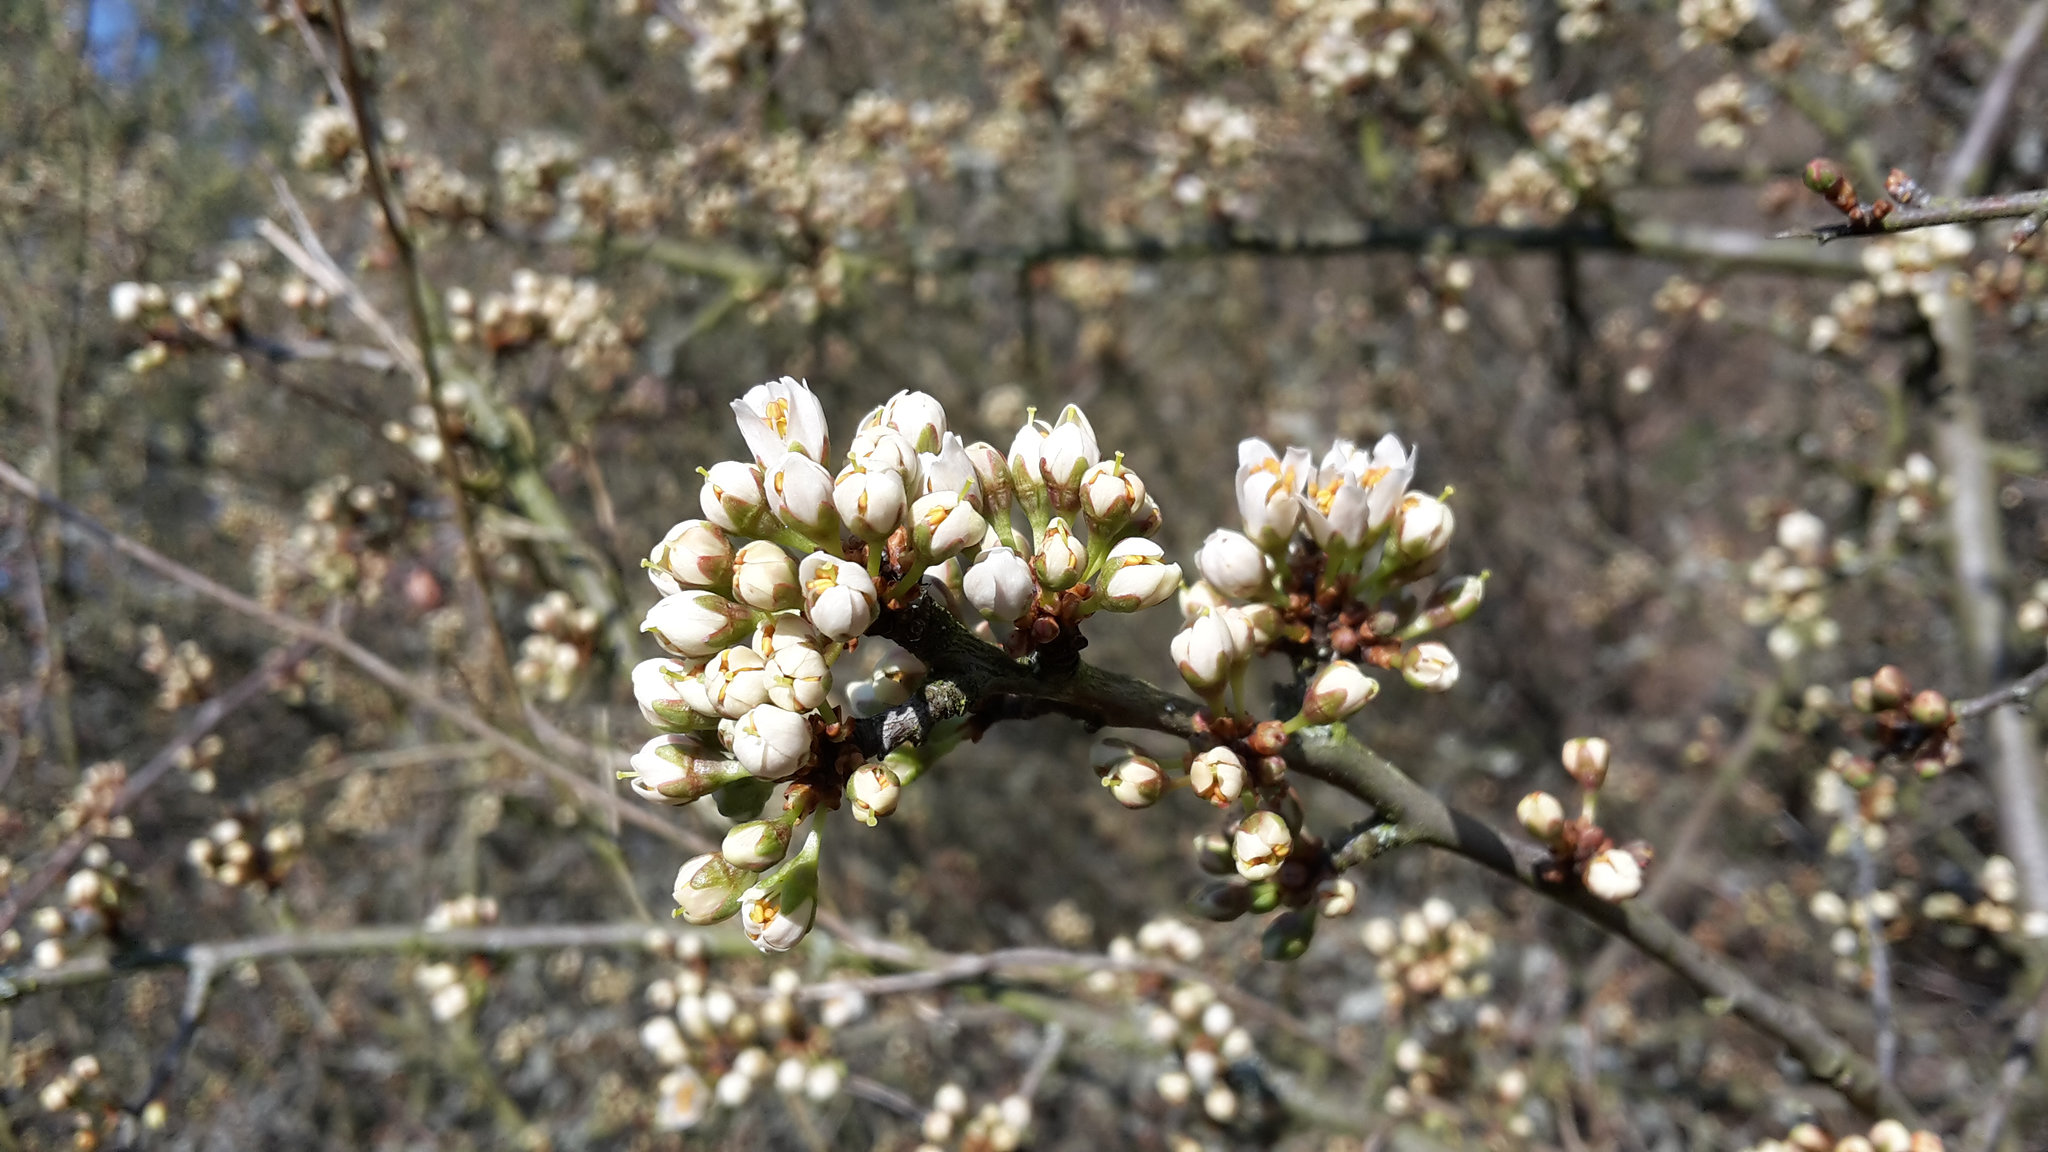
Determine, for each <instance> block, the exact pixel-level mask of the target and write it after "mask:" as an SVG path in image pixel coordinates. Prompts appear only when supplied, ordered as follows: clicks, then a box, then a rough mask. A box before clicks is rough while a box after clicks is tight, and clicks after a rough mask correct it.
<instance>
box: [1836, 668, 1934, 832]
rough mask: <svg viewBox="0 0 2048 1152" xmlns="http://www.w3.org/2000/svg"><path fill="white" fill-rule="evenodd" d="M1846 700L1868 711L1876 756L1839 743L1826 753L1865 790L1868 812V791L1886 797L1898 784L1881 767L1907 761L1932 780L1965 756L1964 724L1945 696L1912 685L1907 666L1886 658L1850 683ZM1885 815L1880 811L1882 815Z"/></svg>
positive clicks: (1843, 779) (1841, 772)
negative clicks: (1918, 689) (1884, 661)
mask: <svg viewBox="0 0 2048 1152" xmlns="http://www.w3.org/2000/svg"><path fill="white" fill-rule="evenodd" d="M1849 703H1850V706H1851V707H1853V708H1854V709H1855V710H1856V711H1857V712H1861V713H1864V714H1866V715H1868V716H1869V717H1870V719H1869V722H1868V724H1867V726H1866V733H1867V734H1868V735H1869V737H1870V738H1871V740H1872V742H1873V743H1875V744H1876V746H1877V756H1876V758H1875V759H1873V758H1871V757H1865V756H1857V755H1854V754H1853V753H1850V752H1849V751H1848V750H1847V749H1844V748H1837V749H1835V750H1834V751H1833V752H1831V753H1830V754H1829V756H1828V768H1829V770H1830V772H1831V773H1832V774H1833V775H1835V776H1838V777H1839V778H1840V779H1841V782H1842V783H1844V784H1846V785H1848V786H1849V787H1851V788H1854V789H1856V790H1857V791H1858V792H1860V793H1862V794H1863V797H1862V803H1863V805H1864V808H1865V810H1866V812H1867V811H1868V810H1869V808H1870V807H1871V805H1872V803H1873V797H1872V793H1873V792H1876V793H1877V796H1879V797H1881V798H1882V799H1884V800H1886V801H1889V800H1890V798H1891V797H1892V796H1893V795H1895V794H1896V792H1897V788H1898V784H1897V781H1896V780H1894V779H1893V778H1892V777H1891V776H1889V775H1882V774H1880V773H1879V771H1878V770H1879V768H1881V767H1894V766H1909V767H1910V768H1911V770H1912V771H1913V773H1914V774H1915V775H1918V776H1919V777H1920V778H1921V779H1923V780H1931V779H1933V778H1934V777H1936V776H1939V775H1941V774H1942V773H1943V772H1946V771H1948V770H1949V769H1950V768H1954V767H1955V766H1956V765H1958V764H1961V763H1962V762H1963V729H1962V725H1961V724H1960V723H1959V722H1958V719H1957V717H1956V714H1955V709H1954V708H1953V707H1952V706H1951V705H1950V703H1949V699H1948V697H1947V696H1945V695H1943V694H1942V693H1941V692H1939V691H1937V690H1935V689H1933V688H1923V689H1921V690H1920V691H1917V692H1916V691H1914V690H1913V682H1912V680H1911V679H1909V678H1908V677H1907V675H1906V673H1905V670H1904V669H1902V668H1900V667H1899V666H1898V665H1896V664H1887V665H1885V666H1884V667H1882V668H1879V669H1878V670H1877V671H1876V672H1874V673H1872V674H1871V675H1869V676H1859V677H1857V678H1856V679H1855V680H1854V681H1853V682H1851V683H1850V685H1849ZM1882 818H1883V817H1881V816H1880V817H1878V819H1882Z"/></svg>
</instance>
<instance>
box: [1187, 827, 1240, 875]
mask: <svg viewBox="0 0 2048 1152" xmlns="http://www.w3.org/2000/svg"><path fill="white" fill-rule="evenodd" d="M1194 850H1195V867H1197V868H1200V869H1201V870H1202V871H1204V872H1207V873H1208V874H1209V875H1211V876H1235V875H1237V861H1236V860H1235V859H1233V858H1232V857H1231V855H1230V840H1229V839H1228V838H1227V837H1223V836H1218V835H1217V834H1215V833H1214V832H1204V833H1202V834H1201V835H1199V836H1196V837H1195V841H1194Z"/></svg>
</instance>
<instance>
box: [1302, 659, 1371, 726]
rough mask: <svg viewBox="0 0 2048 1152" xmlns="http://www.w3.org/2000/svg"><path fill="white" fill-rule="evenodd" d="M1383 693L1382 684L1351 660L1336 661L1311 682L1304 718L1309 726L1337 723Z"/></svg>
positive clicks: (1304, 708)
mask: <svg viewBox="0 0 2048 1152" xmlns="http://www.w3.org/2000/svg"><path fill="white" fill-rule="evenodd" d="M1379 694H1380V682H1379V681H1378V680H1375V679H1373V678H1372V677H1370V676H1368V675H1366V674H1365V672H1364V670H1363V669H1361V668H1359V666H1358V665H1356V664H1353V663H1352V662H1351V661H1349V660H1332V661H1331V662H1330V663H1329V664H1327V665H1324V667H1323V669H1322V671H1320V672H1317V673H1316V674H1315V678H1314V679H1312V680H1310V681H1309V682H1308V690H1307V692H1306V693H1304V694H1303V696H1302V700H1301V718H1302V720H1303V721H1305V722H1307V723H1309V724H1335V723H1336V722H1337V721H1339V720H1342V719H1344V718H1345V717H1347V716H1349V715H1351V714H1352V713H1354V712H1356V711H1358V710H1359V709H1361V708H1363V707H1365V706H1366V704H1368V703H1370V702H1371V700H1372V698H1373V697H1375V696H1377V695H1379Z"/></svg>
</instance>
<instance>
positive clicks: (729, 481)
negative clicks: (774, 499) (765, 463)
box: [697, 460, 775, 536]
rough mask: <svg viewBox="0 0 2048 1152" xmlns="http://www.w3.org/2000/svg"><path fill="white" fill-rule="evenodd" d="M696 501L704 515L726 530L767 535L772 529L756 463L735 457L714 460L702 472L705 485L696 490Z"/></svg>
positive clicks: (744, 533) (772, 522) (741, 533)
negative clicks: (743, 461) (705, 470)
mask: <svg viewBox="0 0 2048 1152" xmlns="http://www.w3.org/2000/svg"><path fill="white" fill-rule="evenodd" d="M697 503H698V505H699V506H700V507H701V508H702V509H703V511H704V518H705V519H707V520H709V521H711V522H712V523H713V524H716V525H718V526H719V527H720V528H723V529H725V530H726V531H727V532H732V533H736V534H738V535H741V536H769V535H772V534H773V533H774V531H775V517H774V514H773V513H771V512H769V510H768V495H767V491H766V489H765V488H763V486H762V476H761V469H760V466H759V465H755V464H746V463H742V462H740V461H738V460H721V461H719V462H718V463H716V464H713V465H712V466H711V468H710V470H709V471H707V472H706V473H705V474H704V487H703V488H702V489H701V490H700V491H699V493H698V497H697Z"/></svg>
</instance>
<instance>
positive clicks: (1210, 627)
mask: <svg viewBox="0 0 2048 1152" xmlns="http://www.w3.org/2000/svg"><path fill="white" fill-rule="evenodd" d="M1228 612H1229V609H1227V608H1222V609H1218V610H1216V611H1214V612H1208V613H1204V614H1203V615H1201V616H1198V617H1196V618H1195V621H1194V623H1192V624H1189V625H1188V626H1187V627H1185V628H1183V629H1181V630H1180V631H1179V632H1177V633H1175V634H1174V637H1173V640H1172V642H1171V643H1170V644H1169V645H1168V648H1169V650H1170V651H1171V652H1172V654H1173V662H1174V665H1175V666H1176V667H1178V668H1179V669H1180V675H1181V679H1183V680H1186V681H1187V682H1188V687H1190V688H1193V689H1194V690H1195V691H1197V692H1212V691H1214V690H1216V689H1217V688H1220V687H1222V686H1223V685H1224V684H1225V683H1227V682H1228V681H1229V680H1230V674H1231V672H1232V671H1233V670H1234V669H1235V668H1236V667H1237V664H1238V662H1239V660H1240V656H1239V652H1238V646H1237V640H1236V638H1235V637H1234V636H1233V635H1232V629H1231V628H1230V626H1229V624H1228V623H1227V622H1226V617H1227V614H1228ZM1249 634H1250V630H1249V628H1247V629H1246V635H1247V636H1249Z"/></svg>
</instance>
